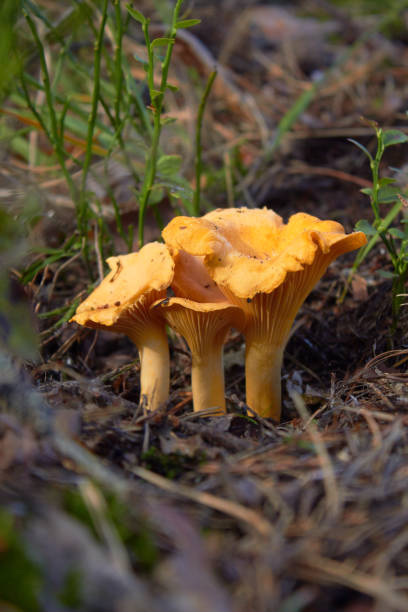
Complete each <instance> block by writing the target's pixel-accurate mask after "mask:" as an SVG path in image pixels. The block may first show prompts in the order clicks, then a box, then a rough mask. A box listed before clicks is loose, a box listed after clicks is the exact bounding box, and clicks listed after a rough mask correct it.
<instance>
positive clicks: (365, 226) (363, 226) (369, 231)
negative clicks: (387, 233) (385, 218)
mask: <svg viewBox="0 0 408 612" xmlns="http://www.w3.org/2000/svg"><path fill="white" fill-rule="evenodd" d="M356 230H358V231H360V232H364V233H365V235H366V236H374V235H375V234H376V233H377V230H376V229H375V227H373V226H372V225H371V223H369V222H368V221H367V220H366V219H361V221H357V223H356Z"/></svg>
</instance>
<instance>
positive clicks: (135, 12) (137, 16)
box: [126, 4, 148, 25]
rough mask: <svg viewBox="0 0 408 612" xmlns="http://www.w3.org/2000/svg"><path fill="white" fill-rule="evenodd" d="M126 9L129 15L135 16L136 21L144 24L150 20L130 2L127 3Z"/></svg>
mask: <svg viewBox="0 0 408 612" xmlns="http://www.w3.org/2000/svg"><path fill="white" fill-rule="evenodd" d="M126 9H127V11H128V13H129V15H130V16H131V17H133V19H136V21H138V22H139V23H141V24H142V25H145V24H146V23H147V21H148V20H147V19H146V17H145V16H144V15H143V14H142V13H141V12H140V11H138V10H136V9H134V8H133V7H132V6H130V4H126Z"/></svg>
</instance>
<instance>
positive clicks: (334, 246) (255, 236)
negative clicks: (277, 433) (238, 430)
mask: <svg viewBox="0 0 408 612" xmlns="http://www.w3.org/2000/svg"><path fill="white" fill-rule="evenodd" d="M163 238H164V240H165V241H166V243H167V244H168V245H169V246H170V247H171V248H173V249H183V250H184V251H187V252H188V253H190V254H191V255H195V256H201V257H202V258H203V262H204V265H205V267H206V269H207V271H208V273H209V275H210V276H211V278H212V279H213V280H214V281H215V283H216V284H217V286H218V287H219V289H220V290H221V291H222V292H223V294H224V295H225V296H226V297H227V298H228V300H229V301H230V302H231V303H233V304H236V305H237V306H240V307H241V308H242V310H243V311H244V312H245V323H244V325H243V327H242V331H243V333H244V335H245V340H246V356H245V374H246V399H247V403H248V405H249V406H250V407H251V408H252V409H253V410H255V411H256V412H257V413H258V414H260V415H262V416H267V417H273V418H275V419H277V420H278V419H279V417H280V411H281V383H280V373H281V366H282V358H283V351H284V348H285V346H286V343H287V340H288V337H289V332H290V329H291V326H292V324H293V321H294V318H295V316H296V313H297V312H298V310H299V308H300V306H301V305H302V303H303V302H304V300H305V299H306V297H307V295H308V294H309V293H310V291H311V290H312V289H313V287H314V285H315V284H316V283H317V281H318V280H319V279H320V278H321V277H322V276H323V274H324V272H325V271H326V269H327V267H328V265H329V264H330V263H331V262H332V261H333V260H334V259H336V257H338V256H339V255H342V254H343V253H346V252H348V251H352V250H353V249H357V248H359V247H361V246H362V245H363V244H365V243H366V238H365V235H364V234H363V233H362V232H355V233H352V234H349V235H346V234H345V233H344V229H343V227H342V226H341V225H340V224H339V223H337V222H335V221H321V220H320V219H318V218H316V217H313V216H311V215H308V214H305V213H297V214H295V215H292V217H290V219H289V222H288V223H287V224H286V225H285V224H284V223H283V221H282V218H281V217H280V216H279V215H277V214H276V213H274V212H273V211H271V210H268V209H266V208H264V209H247V208H238V209H234V208H229V209H225V210H224V209H218V210H215V211H212V212H211V213H208V214H207V215H205V216H204V217H202V218H200V219H197V218H189V217H175V218H174V219H173V220H172V221H171V222H170V223H169V224H168V225H167V227H166V228H165V229H164V230H163Z"/></svg>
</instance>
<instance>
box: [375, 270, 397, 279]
mask: <svg viewBox="0 0 408 612" xmlns="http://www.w3.org/2000/svg"><path fill="white" fill-rule="evenodd" d="M377 274H378V276H382V277H383V278H397V274H395V272H390V271H389V270H378V272H377Z"/></svg>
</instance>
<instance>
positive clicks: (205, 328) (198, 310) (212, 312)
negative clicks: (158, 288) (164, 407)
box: [158, 297, 242, 415]
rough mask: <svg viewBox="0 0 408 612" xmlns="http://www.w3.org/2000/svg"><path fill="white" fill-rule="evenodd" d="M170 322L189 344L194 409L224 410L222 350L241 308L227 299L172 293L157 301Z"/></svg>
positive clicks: (220, 411) (236, 324) (239, 315)
mask: <svg viewBox="0 0 408 612" xmlns="http://www.w3.org/2000/svg"><path fill="white" fill-rule="evenodd" d="M158 307H159V308H161V309H162V311H163V313H164V316H165V317H166V320H167V322H168V323H169V325H170V326H171V327H172V328H173V329H175V330H176V331H177V332H178V333H179V334H181V335H182V336H184V338H185V339H186V341H187V344H188V346H189V347H190V351H191V357H192V366H191V388H192V392H193V405H194V411H199V410H205V409H208V408H215V410H214V412H213V413H212V414H214V415H215V414H222V413H223V412H225V389H224V368H223V355H222V350H223V346H224V343H225V339H226V336H227V333H228V330H229V329H230V327H231V326H235V327H237V326H238V325H239V323H240V318H241V317H242V311H241V310H240V308H238V307H237V306H234V305H233V304H230V303H229V302H226V301H225V298H224V301H222V302H203V303H200V302H195V301H192V300H188V299H185V298H180V297H174V298H170V299H168V300H165V301H164V302H161V303H159V304H158Z"/></svg>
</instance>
